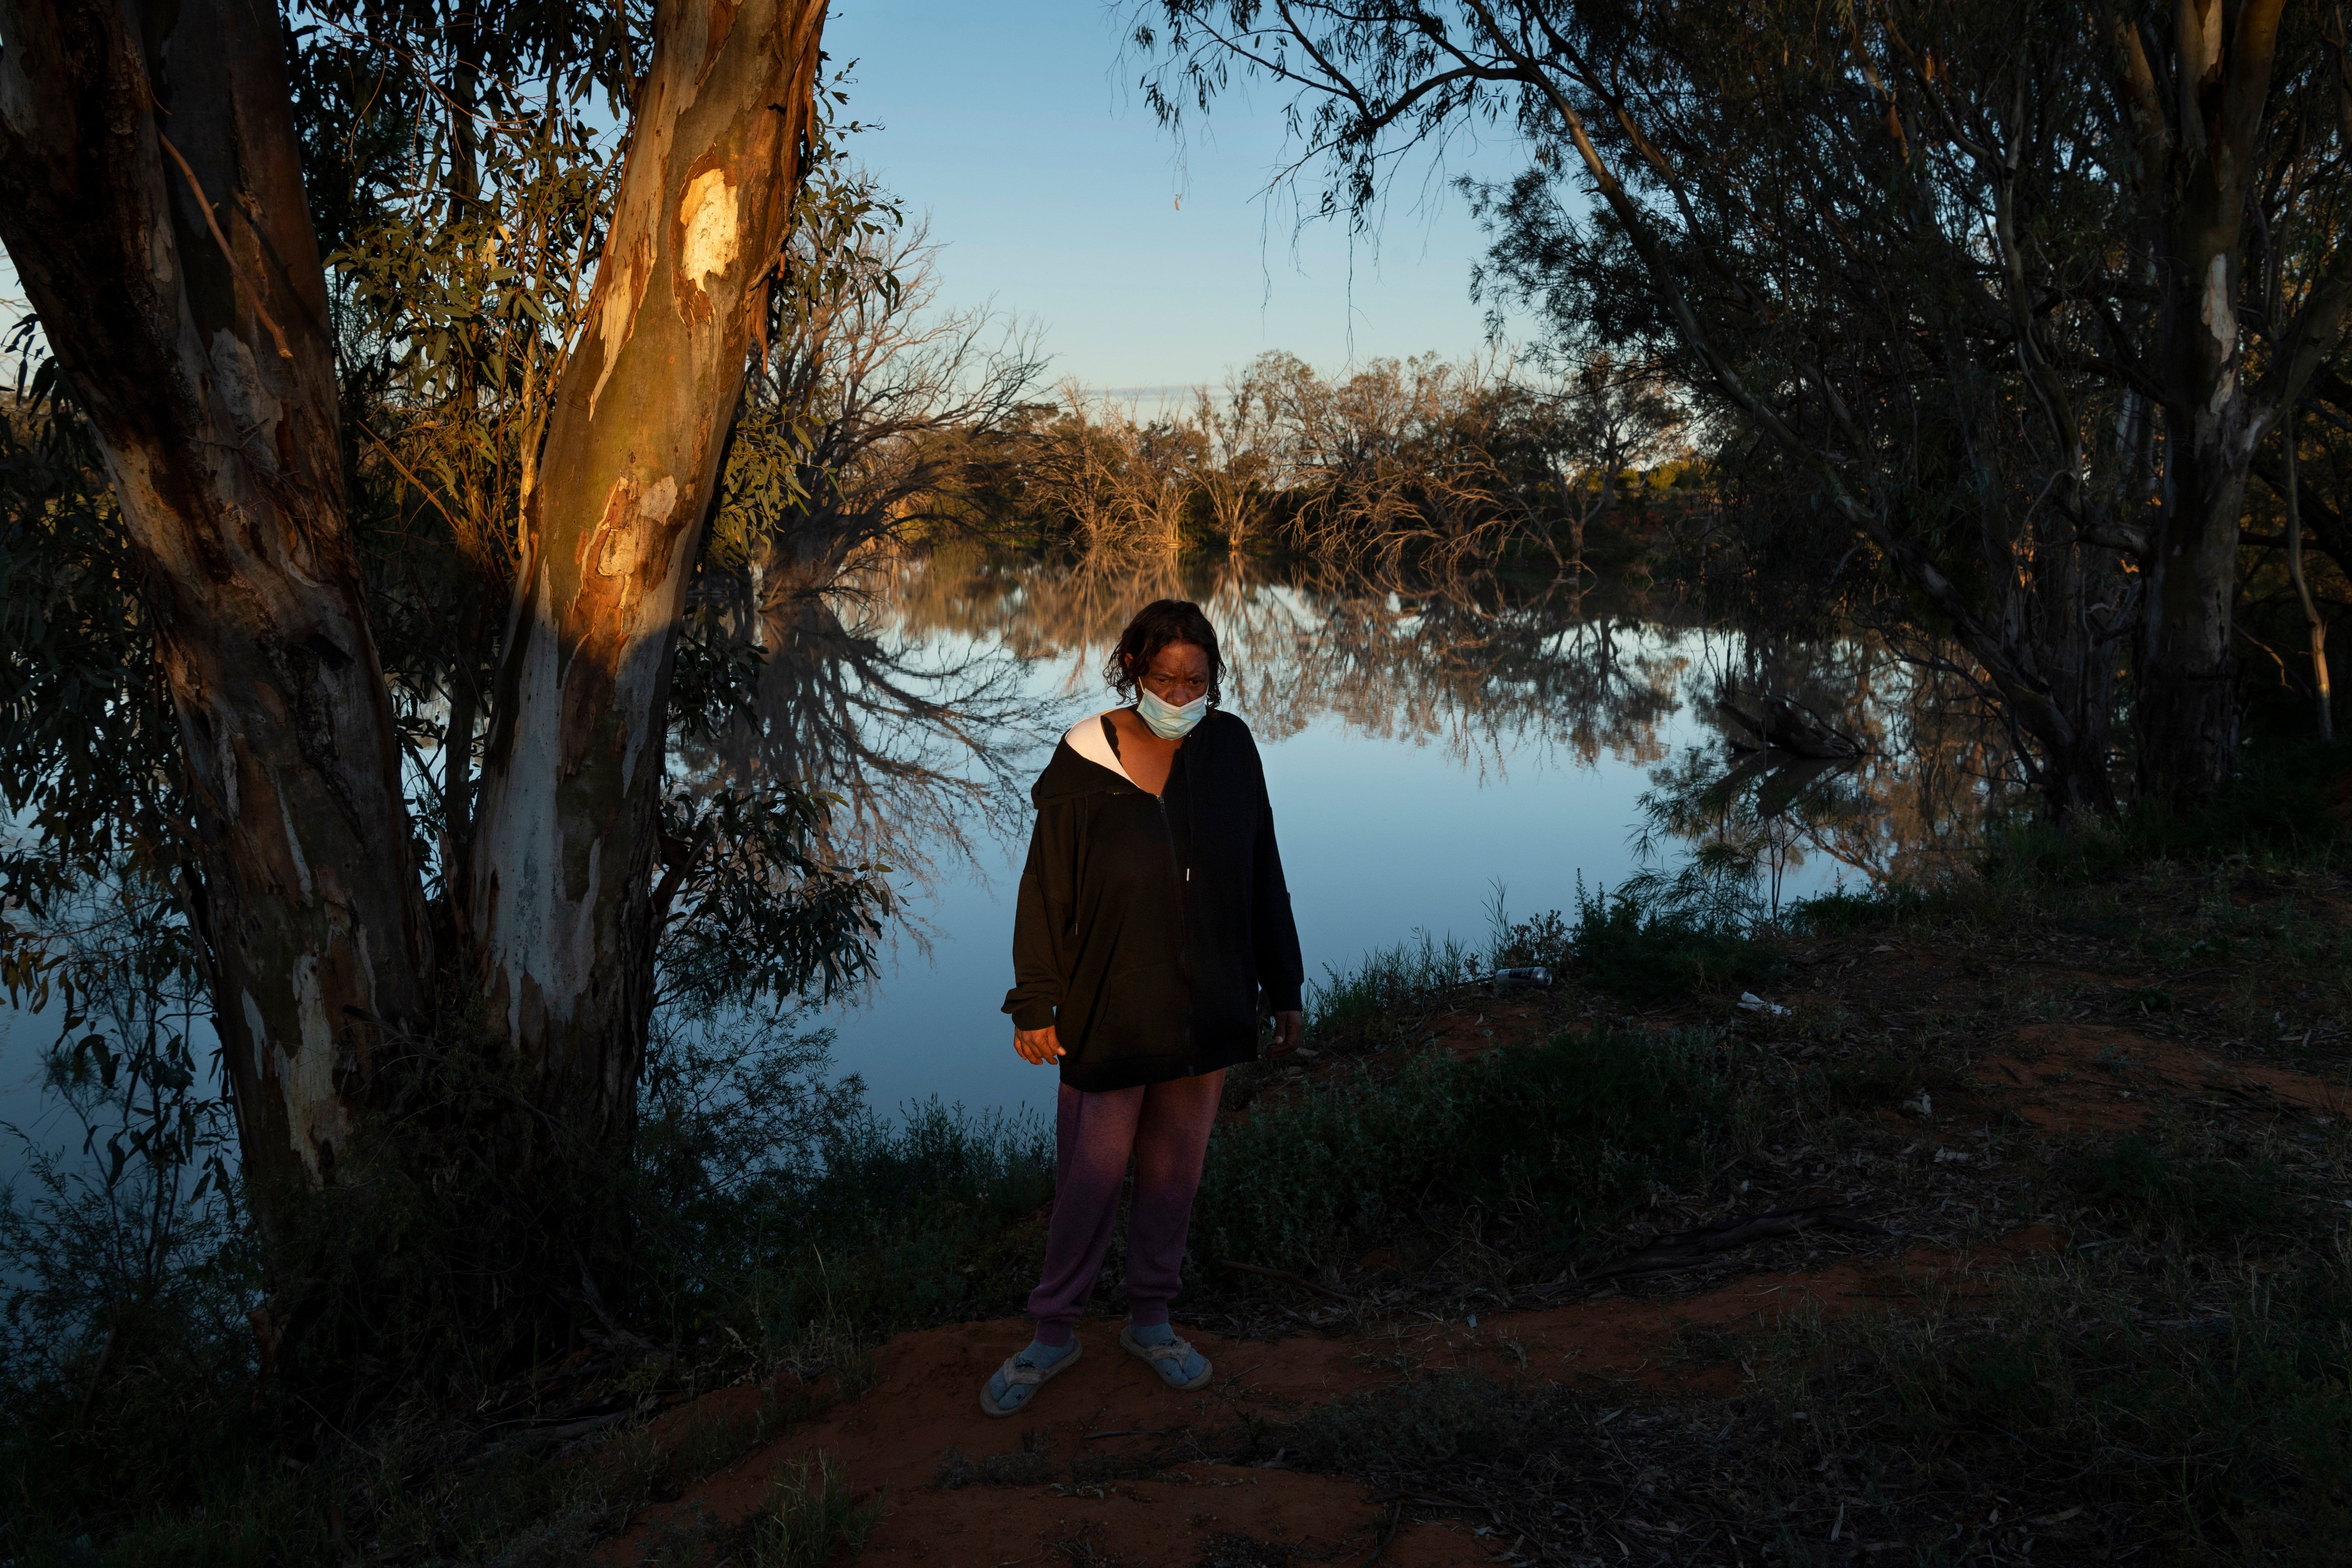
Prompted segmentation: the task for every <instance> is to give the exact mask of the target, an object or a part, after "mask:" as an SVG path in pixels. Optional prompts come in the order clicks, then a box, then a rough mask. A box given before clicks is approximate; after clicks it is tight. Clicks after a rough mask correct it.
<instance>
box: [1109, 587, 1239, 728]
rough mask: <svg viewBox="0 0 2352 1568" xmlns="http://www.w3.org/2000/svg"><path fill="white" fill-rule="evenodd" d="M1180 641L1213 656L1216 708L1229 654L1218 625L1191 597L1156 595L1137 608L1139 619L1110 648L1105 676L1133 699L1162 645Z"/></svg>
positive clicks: (1211, 693) (1211, 698)
mask: <svg viewBox="0 0 2352 1568" xmlns="http://www.w3.org/2000/svg"><path fill="white" fill-rule="evenodd" d="M1180 642H1188V643H1191V644H1192V646H1193V647H1197V648H1199V649H1200V650H1201V651H1202V653H1205V654H1207V655H1208V656H1209V706H1210V707H1212V708H1214V707H1215V706H1217V700H1218V699H1219V698H1220V697H1222V696H1223V690H1222V687H1223V682H1224V679H1225V656H1224V655H1223V654H1222V653H1219V652H1218V651H1217V632H1216V628H1215V627H1213V626H1210V625H1209V617H1208V616H1205V615H1203V614H1202V611H1201V606H1200V605H1196V604H1194V603H1192V600H1190V599H1154V600H1153V601H1152V602H1151V603H1150V604H1148V605H1144V606H1143V608H1141V609H1139V610H1138V611H1136V612H1135V619H1133V620H1131V621H1129V622H1128V623H1127V630H1125V631H1123V632H1121V633H1119V634H1118V645H1117V646H1115V647H1113V648H1112V649H1111V650H1110V659H1109V661H1108V663H1106V664H1105V665H1104V666H1103V679H1105V680H1108V681H1109V682H1110V685H1111V689H1112V690H1114V691H1116V692H1118V694H1119V696H1120V697H1121V698H1123V699H1125V700H1128V701H1129V702H1132V701H1134V700H1135V682H1136V677H1137V676H1139V675H1142V674H1145V673H1146V672H1148V671H1149V670H1150V668H1151V661H1152V660H1153V659H1155V658H1159V657H1160V649H1161V648H1163V647H1167V646H1168V645H1169V644H1171V643H1180Z"/></svg>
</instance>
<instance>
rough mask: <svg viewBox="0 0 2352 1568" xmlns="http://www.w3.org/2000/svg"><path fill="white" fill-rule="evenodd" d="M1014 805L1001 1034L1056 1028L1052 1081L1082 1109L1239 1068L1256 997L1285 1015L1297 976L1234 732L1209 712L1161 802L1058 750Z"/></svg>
mask: <svg viewBox="0 0 2352 1568" xmlns="http://www.w3.org/2000/svg"><path fill="white" fill-rule="evenodd" d="M1101 722H1102V721H1101V720H1100V719H1089V720H1087V724H1088V725H1099V724H1100V723H1101ZM1073 733H1076V731H1073ZM1089 749H1092V748H1091V745H1090V748H1089ZM1104 752H1105V753H1106V754H1107V753H1108V748H1107V747H1106V748H1104ZM1029 797H1030V799H1031V800H1032V801H1034V803H1035V804H1036V807H1037V826H1036V828H1035V830H1034V832H1033V833H1032V834H1031V835H1030V838H1029V859H1028V863H1027V864H1026V865H1025V866H1024V867H1023V868H1022V872H1021V899H1020V906H1019V910H1018V911H1017V913H1016V914H1015V916H1014V920H1013V979H1014V984H1013V989H1012V990H1011V991H1009V992H1007V993H1006V994H1005V997H1004V1010H1005V1011H1006V1012H1007V1013H1010V1014H1011V1015H1013V1026H1014V1027H1015V1028H1020V1029H1042V1028H1044V1027H1045V1026H1046V1025H1048V1024H1052V1025H1054V1026H1055V1029H1056V1033H1057V1035H1058V1036H1059V1037H1060V1040H1061V1044H1062V1049H1063V1051H1064V1052H1065V1053H1066V1054H1065V1055H1064V1056H1063V1058H1062V1081H1063V1082H1064V1083H1066V1084H1068V1085H1069V1086H1070V1087H1072V1088H1073V1089H1086V1090H1090V1091H1091V1090H1101V1089H1130V1088H1133V1087H1134V1086H1136V1085H1138V1084H1146V1083H1160V1082H1164V1081H1166V1080H1168V1079H1179V1078H1190V1077H1192V1076H1193V1075H1194V1074H1196V1073H1204V1072H1213V1071H1215V1070H1216V1069H1217V1068H1225V1067H1232V1066H1233V1065H1234V1064H1235V1063H1236V1062H1245V1061H1249V1060H1251V1059H1252V1058H1255V1056H1256V1055H1257V1000H1258V993H1259V992H1260V991H1261V990H1263V991H1264V992H1265V1001H1266V1006H1267V1008H1268V1009H1269V1010H1270V1011H1273V1012H1277V1013H1280V1012H1293V1011H1296V1010H1297V1007H1298V1005H1299V1000H1298V998H1299V987H1300V985H1301V984H1302V983H1303V982H1304V980H1305V979H1306V971H1305V968H1304V966H1303V965H1302V963H1301V962H1300V960H1299V956H1298V928H1297V924H1296V923H1295V922H1294V921H1292V920H1291V916H1290V889H1288V888H1287V887H1286V886H1285V885H1284V883H1283V879H1282V857H1281V855H1280V854H1279V853H1278V852H1277V851H1276V848H1275V843H1274V813H1273V811H1272V810H1271V808H1270V807H1269V806H1268V805H1267V803H1266V796H1265V770H1264V769H1263V768H1262V767H1261V766H1260V765H1259V763H1258V755H1257V742H1255V741H1254V740H1252V739H1251V737H1250V732H1249V726H1248V725H1246V724H1244V723H1243V722H1242V721H1240V720H1239V719H1236V718H1234V716H1233V715H1232V714H1230V713H1221V712H1217V711H1214V710H1212V711H1211V712H1210V714H1209V715H1208V717H1206V718H1205V719H1203V720H1202V721H1201V722H1200V724H1199V726H1198V727H1196V728H1195V729H1194V730H1193V731H1192V733H1191V734H1190V735H1187V736H1186V737H1185V738H1184V743H1183V744H1182V745H1181V746H1180V747H1178V748H1177V751H1176V760H1175V763H1174V764H1173V765H1172V766H1171V768H1170V769H1169V772H1168V783H1167V785H1166V786H1165V790H1164V792H1163V793H1162V794H1160V795H1147V794H1145V793H1144V792H1143V791H1142V790H1141V789H1140V788H1139V787H1137V785H1136V784H1133V783H1132V782H1131V781H1129V779H1128V778H1127V776H1126V775H1125V774H1124V773H1120V772H1117V771H1114V769H1113V768H1112V767H1109V766H1106V765H1104V764H1103V763H1098V762H1091V761H1089V760H1087V758H1086V757H1084V756H1081V755H1080V754H1079V753H1078V752H1077V751H1076V750H1075V749H1073V748H1072V746H1071V744H1070V741H1069V739H1068V737H1065V738H1064V739H1063V741H1062V743H1061V744H1060V745H1058V746H1056V747H1055V749H1054V755H1053V758H1052V760H1051V761H1049V762H1048V763H1046V764H1045V773H1043V774H1041V775H1039V777H1038V780H1037V782H1036V784H1034V785H1033V786H1032V787H1031V789H1030V791H1029Z"/></svg>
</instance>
